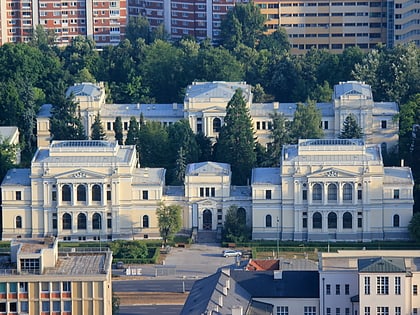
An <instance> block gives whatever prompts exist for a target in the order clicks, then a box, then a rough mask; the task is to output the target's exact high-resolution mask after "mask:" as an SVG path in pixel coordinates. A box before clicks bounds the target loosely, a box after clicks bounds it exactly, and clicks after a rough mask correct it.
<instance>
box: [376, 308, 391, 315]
mask: <svg viewBox="0 0 420 315" xmlns="http://www.w3.org/2000/svg"><path fill="white" fill-rule="evenodd" d="M376 314H377V315H389V308H388V307H387V306H377V307H376Z"/></svg>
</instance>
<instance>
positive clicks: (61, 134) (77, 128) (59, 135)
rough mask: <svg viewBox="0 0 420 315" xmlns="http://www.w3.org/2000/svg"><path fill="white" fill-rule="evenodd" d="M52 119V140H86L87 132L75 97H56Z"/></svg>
mask: <svg viewBox="0 0 420 315" xmlns="http://www.w3.org/2000/svg"><path fill="white" fill-rule="evenodd" d="M51 111H52V115H51V118H50V133H51V138H52V140H85V139H86V135H85V130H84V127H83V124H82V122H81V120H80V115H79V114H80V113H79V112H78V110H77V104H76V102H75V101H74V96H73V95H70V96H69V97H66V96H65V95H64V93H60V94H59V95H56V97H55V99H54V103H53V107H52V110H51Z"/></svg>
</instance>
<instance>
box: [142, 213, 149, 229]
mask: <svg viewBox="0 0 420 315" xmlns="http://www.w3.org/2000/svg"><path fill="white" fill-rule="evenodd" d="M142 221H143V227H144V228H148V227H149V216H148V215H144V216H143V220H142Z"/></svg>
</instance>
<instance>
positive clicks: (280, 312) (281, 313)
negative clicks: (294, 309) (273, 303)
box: [277, 306, 289, 315]
mask: <svg viewBox="0 0 420 315" xmlns="http://www.w3.org/2000/svg"><path fill="white" fill-rule="evenodd" d="M277 315H289V307H288V306H277Z"/></svg>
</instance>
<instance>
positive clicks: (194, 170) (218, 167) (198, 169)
mask: <svg viewBox="0 0 420 315" xmlns="http://www.w3.org/2000/svg"><path fill="white" fill-rule="evenodd" d="M229 170H230V166H229V164H226V163H218V162H200V163H193V164H190V165H189V168H188V170H187V175H199V174H202V175H205V174H214V175H218V176H220V175H228V174H229Z"/></svg>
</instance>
